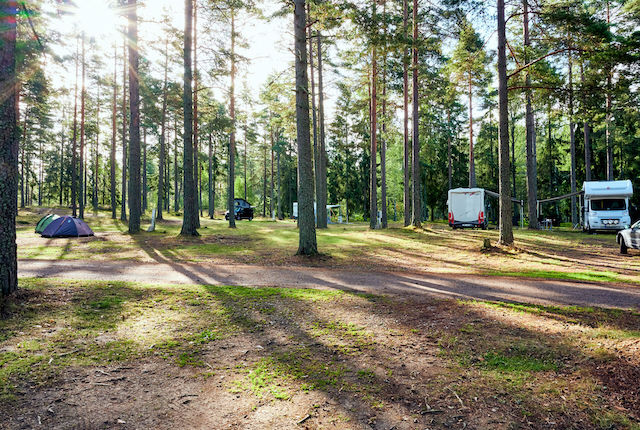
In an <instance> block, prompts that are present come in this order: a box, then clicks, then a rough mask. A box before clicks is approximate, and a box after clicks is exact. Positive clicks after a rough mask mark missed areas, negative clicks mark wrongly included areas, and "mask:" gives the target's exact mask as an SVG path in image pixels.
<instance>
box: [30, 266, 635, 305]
mask: <svg viewBox="0 0 640 430" xmlns="http://www.w3.org/2000/svg"><path fill="white" fill-rule="evenodd" d="M18 273H19V276H20V277H37V278H66V279H86V280H103V281H134V282H145V283H162V284H206V285H242V286H279V287H306V288H336V289H340V290H348V291H357V292H364V293H376V294H380V293H382V294H397V295H406V294H414V295H422V294H426V295H431V296H437V297H449V298H451V297H454V298H470V299H479V300H500V301H514V302H525V303H534V304H545V305H554V304H557V305H578V306H600V307H616V308H625V309H640V288H638V287H635V286H624V285H621V286H617V285H610V284H609V285H607V284H596V283H585V282H575V281H558V280H540V279H521V278H506V277H486V276H478V275H448V274H425V273H408V272H401V273H400V272H398V273H393V272H373V271H369V272H362V271H352V270H334V269H326V268H316V267H297V266H296V267H293V266H289V267H283V266H280V267H272V266H248V265H224V266H223V265H207V264H192V263H189V264H184V263H139V262H134V263H131V262H127V261H111V262H107V261H101V262H93V261H81V260H64V261H60V260H21V261H20V262H19V267H18Z"/></svg>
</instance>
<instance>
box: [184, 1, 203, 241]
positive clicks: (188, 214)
mask: <svg viewBox="0 0 640 430" xmlns="http://www.w3.org/2000/svg"><path fill="white" fill-rule="evenodd" d="M184 8H185V13H184V16H185V24H184V95H183V105H182V108H183V110H184V136H183V139H184V154H183V160H182V164H183V166H184V168H183V171H182V177H183V182H184V214H183V219H182V230H181V231H180V234H181V235H183V236H199V234H198V230H197V226H198V224H197V221H198V212H197V211H198V206H197V202H196V198H197V196H196V186H195V175H194V170H193V167H194V166H193V164H194V163H193V161H194V158H193V152H194V151H193V99H192V97H193V90H192V88H191V81H192V79H193V74H192V72H191V64H192V63H191V48H192V35H193V0H185V2H184Z"/></svg>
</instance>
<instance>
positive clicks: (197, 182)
mask: <svg viewBox="0 0 640 430" xmlns="http://www.w3.org/2000/svg"><path fill="white" fill-rule="evenodd" d="M198 125H199V124H198V0H193V173H194V177H193V180H194V186H195V194H196V219H195V221H196V227H198V228H200V217H201V216H202V184H201V172H200V157H199V155H200V149H199V145H198V137H199V129H198ZM198 212H199V216H198Z"/></svg>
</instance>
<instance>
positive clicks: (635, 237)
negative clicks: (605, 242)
mask: <svg viewBox="0 0 640 430" xmlns="http://www.w3.org/2000/svg"><path fill="white" fill-rule="evenodd" d="M616 242H618V244H619V245H620V254H626V253H627V251H628V250H629V248H633V249H640V221H636V223H635V224H633V225H632V226H631V227H630V228H627V229H624V230H620V231H619V232H618V234H617V235H616Z"/></svg>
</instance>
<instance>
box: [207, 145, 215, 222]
mask: <svg viewBox="0 0 640 430" xmlns="http://www.w3.org/2000/svg"><path fill="white" fill-rule="evenodd" d="M208 176H209V205H208V206H209V218H210V219H213V215H214V212H215V199H214V194H213V193H214V189H213V187H214V186H215V181H214V180H213V140H212V139H211V133H209V175H208Z"/></svg>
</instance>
